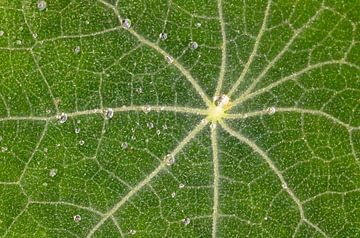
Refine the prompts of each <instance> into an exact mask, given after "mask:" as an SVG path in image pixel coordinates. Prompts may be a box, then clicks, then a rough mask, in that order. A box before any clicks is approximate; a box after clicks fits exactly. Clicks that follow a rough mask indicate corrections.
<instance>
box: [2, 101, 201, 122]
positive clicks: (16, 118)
mask: <svg viewBox="0 0 360 238" xmlns="http://www.w3.org/2000/svg"><path fill="white" fill-rule="evenodd" d="M112 109H113V111H114V112H131V111H137V112H152V111H154V112H174V113H185V114H195V115H202V116H205V115H207V114H208V111H207V110H205V109H200V108H190V107H180V106H161V105H156V106H153V105H139V106H122V107H116V108H112ZM103 113H104V109H101V108H96V109H90V110H84V111H77V112H69V113H65V114H66V115H67V116H68V117H77V116H84V115H94V114H103ZM57 119H58V116H57V115H55V116H49V117H35V116H10V117H3V118H0V122H2V121H49V120H57Z"/></svg>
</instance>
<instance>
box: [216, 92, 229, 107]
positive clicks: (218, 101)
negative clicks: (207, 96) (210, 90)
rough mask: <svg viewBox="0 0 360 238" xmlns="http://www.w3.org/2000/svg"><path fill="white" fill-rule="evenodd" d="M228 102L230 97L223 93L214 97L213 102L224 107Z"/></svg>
mask: <svg viewBox="0 0 360 238" xmlns="http://www.w3.org/2000/svg"><path fill="white" fill-rule="evenodd" d="M229 102H230V98H229V96H227V95H225V94H223V95H220V96H215V97H214V103H215V105H216V106H220V107H224V106H226V105H228V104H229Z"/></svg>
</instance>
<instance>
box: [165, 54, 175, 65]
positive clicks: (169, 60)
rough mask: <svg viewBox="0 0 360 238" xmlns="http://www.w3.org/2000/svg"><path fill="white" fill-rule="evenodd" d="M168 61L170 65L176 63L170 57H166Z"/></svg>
mask: <svg viewBox="0 0 360 238" xmlns="http://www.w3.org/2000/svg"><path fill="white" fill-rule="evenodd" d="M165 59H166V61H167V62H168V63H169V64H172V63H173V62H174V58H173V57H172V56H170V55H167V56H166V57H165Z"/></svg>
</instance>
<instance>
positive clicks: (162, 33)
mask: <svg viewBox="0 0 360 238" xmlns="http://www.w3.org/2000/svg"><path fill="white" fill-rule="evenodd" d="M167 38H168V35H167V34H166V33H165V32H161V33H160V35H159V39H160V40H166V39H167Z"/></svg>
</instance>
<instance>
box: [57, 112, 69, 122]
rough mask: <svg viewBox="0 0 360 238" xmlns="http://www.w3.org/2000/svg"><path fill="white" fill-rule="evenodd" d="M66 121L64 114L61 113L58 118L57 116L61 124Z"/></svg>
mask: <svg viewBox="0 0 360 238" xmlns="http://www.w3.org/2000/svg"><path fill="white" fill-rule="evenodd" d="M67 119H68V116H67V115H66V114H65V113H61V114H60V115H59V116H58V120H59V122H60V123H61V124H63V123H65V122H66V121H67Z"/></svg>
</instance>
